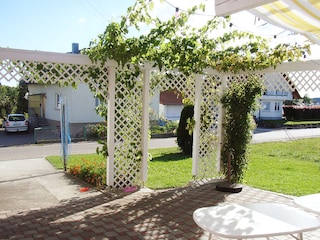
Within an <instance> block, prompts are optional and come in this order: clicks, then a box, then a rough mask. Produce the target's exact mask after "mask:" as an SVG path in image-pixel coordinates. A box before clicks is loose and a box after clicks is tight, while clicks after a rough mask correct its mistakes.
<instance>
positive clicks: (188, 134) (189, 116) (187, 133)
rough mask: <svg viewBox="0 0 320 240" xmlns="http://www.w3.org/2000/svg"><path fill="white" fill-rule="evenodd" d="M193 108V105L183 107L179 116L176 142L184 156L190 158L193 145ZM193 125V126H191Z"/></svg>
mask: <svg viewBox="0 0 320 240" xmlns="http://www.w3.org/2000/svg"><path fill="white" fill-rule="evenodd" d="M193 115H194V107H193V105H187V106H185V107H184V108H183V109H182V111H181V115H180V121H179V125H178V128H177V142H178V146H179V147H180V149H181V151H182V153H183V154H185V155H189V156H191V154H192V143H193V135H192V131H193V126H194V119H193ZM192 123H193V124H192Z"/></svg>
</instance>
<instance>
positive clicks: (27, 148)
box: [0, 128, 320, 161]
mask: <svg viewBox="0 0 320 240" xmlns="http://www.w3.org/2000/svg"><path fill="white" fill-rule="evenodd" d="M312 137H320V128H308V129H257V130H256V131H255V133H254V135H253V139H252V143H261V142H271V141H289V140H295V139H301V138H312ZM99 146H101V145H100V144H98V143H97V142H94V141H83V142H77V143H72V144H70V154H86V153H95V152H96V148H97V147H99ZM172 146H177V144H176V138H163V139H160V138H159V139H151V141H150V143H149V147H150V148H166V147H172ZM60 149H61V145H60V144H59V143H43V144H42V143H40V144H39V143H38V144H34V143H33V134H32V133H28V134H25V133H18V134H9V135H6V134H5V133H4V132H3V130H1V131H0V161H1V160H14V159H15V160H17V159H31V158H43V157H46V156H50V155H60V153H61V152H60Z"/></svg>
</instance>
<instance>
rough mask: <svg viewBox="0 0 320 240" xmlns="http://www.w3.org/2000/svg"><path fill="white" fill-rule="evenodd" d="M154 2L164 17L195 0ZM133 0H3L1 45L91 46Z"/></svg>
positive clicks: (246, 22)
mask: <svg viewBox="0 0 320 240" xmlns="http://www.w3.org/2000/svg"><path fill="white" fill-rule="evenodd" d="M146 1H148V0H146ZM153 1H154V3H155V7H154V9H155V10H154V11H153V14H154V15H157V16H161V17H171V16H172V15H174V14H175V7H179V8H180V9H187V8H188V7H191V6H193V5H194V4H195V1H185V0H168V1H164V3H163V4H159V0H157V1H155V0H153ZM134 2H135V0H118V1H115V0H29V1H27V0H1V1H0V29H1V34H0V47H9V48H15V49H26V50H40V51H49V52H62V53H64V52H70V51H71V48H72V47H71V46H72V43H74V42H76V43H79V47H80V49H81V48H85V47H88V46H89V43H90V41H91V40H93V39H95V38H96V37H97V36H98V35H99V34H101V33H103V32H104V30H105V27H106V26H107V25H108V24H109V23H110V21H118V20H119V19H120V16H121V15H124V14H125V13H126V11H127V8H128V7H129V6H132V5H133V4H134ZM199 2H200V1H199ZM209 3H210V1H209ZM209 3H208V4H209ZM206 9H207V12H206V14H209V15H210V7H207V8H206ZM232 19H233V20H232V22H233V24H234V27H239V28H240V29H241V30H243V31H255V32H259V34H260V35H263V36H265V37H267V38H268V37H269V38H273V35H275V34H278V33H280V32H282V29H279V28H275V27H272V25H270V24H267V25H263V23H262V22H261V23H259V22H257V23H256V24H255V25H254V22H255V19H254V16H252V15H251V14H248V13H246V12H241V13H239V14H236V15H234V16H232ZM206 20H208V18H205V17H203V16H200V15H197V16H195V19H194V23H195V24H201V23H204V22H205V21H206ZM259 26H260V27H259ZM261 26H262V27H261ZM288 35H289V32H288V31H287V32H284V33H282V34H280V35H279V36H278V37H277V39H276V41H284V42H287V41H289V40H288V39H289V38H290V42H294V41H300V37H299V35H297V36H290V37H289V36H288ZM315 52H316V51H315ZM317 52H318V51H317ZM319 58H320V56H319Z"/></svg>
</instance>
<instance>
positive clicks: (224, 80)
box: [216, 75, 228, 172]
mask: <svg viewBox="0 0 320 240" xmlns="http://www.w3.org/2000/svg"><path fill="white" fill-rule="evenodd" d="M227 81H228V76H227V75H223V76H222V77H221V85H220V91H219V92H220V97H222V94H223V93H224V91H225V90H226V88H227ZM224 116H225V109H224V107H223V106H222V103H219V122H218V124H219V126H218V146H217V148H218V151H217V163H216V164H217V165H216V169H217V172H220V171H221V169H223V162H221V151H222V147H223V144H224V135H223V130H224V128H223V121H224Z"/></svg>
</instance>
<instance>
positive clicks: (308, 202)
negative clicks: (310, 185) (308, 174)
mask: <svg viewBox="0 0 320 240" xmlns="http://www.w3.org/2000/svg"><path fill="white" fill-rule="evenodd" d="M293 202H294V203H295V204H297V205H298V206H300V207H302V208H304V209H305V210H307V211H311V212H314V213H316V214H320V193H316V194H310V195H305V196H302V197H297V198H295V199H293Z"/></svg>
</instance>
